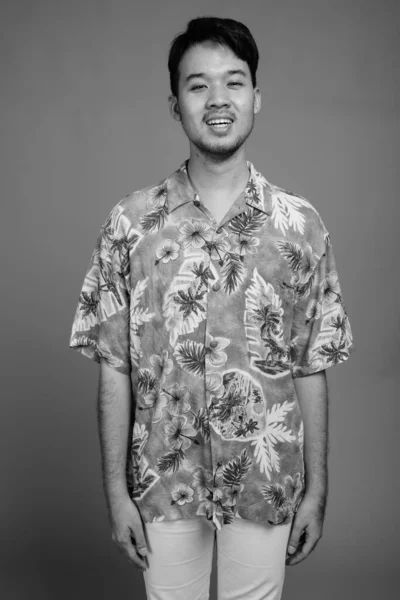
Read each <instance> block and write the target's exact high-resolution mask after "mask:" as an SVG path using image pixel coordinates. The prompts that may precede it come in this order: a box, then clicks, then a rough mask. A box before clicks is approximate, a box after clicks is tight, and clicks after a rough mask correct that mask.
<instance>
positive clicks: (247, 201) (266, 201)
mask: <svg viewBox="0 0 400 600" xmlns="http://www.w3.org/2000/svg"><path fill="white" fill-rule="evenodd" d="M246 162H247V166H248V168H249V179H248V182H247V185H246V188H245V189H244V191H243V192H242V193H241V194H240V195H239V196H238V197H237V198H236V200H235V201H234V202H233V204H232V206H231V208H230V210H229V211H228V213H227V214H226V217H225V218H224V220H223V222H221V225H223V224H224V223H226V222H227V221H230V220H231V219H232V218H233V217H234V216H236V215H238V214H240V213H242V212H244V211H246V210H247V209H249V208H250V207H253V208H258V209H259V210H261V211H262V212H264V213H266V214H267V215H268V216H270V215H271V213H272V198H271V185H270V183H269V182H268V181H267V180H266V179H265V177H263V175H261V173H259V172H258V171H257V170H256V168H255V167H254V165H253V164H252V163H251V162H250V161H246ZM187 164H188V159H186V160H185V161H184V162H183V163H182V164H181V166H180V167H179V169H177V170H176V171H175V172H174V173H173V174H172V175H171V176H170V177H168V179H167V202H168V213H171V212H173V211H175V210H176V209H177V208H179V207H180V206H182V205H184V204H185V205H187V204H188V203H189V202H195V201H196V199H197V198H196V196H197V194H196V190H195V189H194V187H193V185H192V183H191V181H190V179H189V175H188V171H187Z"/></svg>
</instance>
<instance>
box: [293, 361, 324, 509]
mask: <svg viewBox="0 0 400 600" xmlns="http://www.w3.org/2000/svg"><path fill="white" fill-rule="evenodd" d="M294 385H295V390H296V394H297V398H298V401H299V405H300V409H301V412H302V416H303V422H304V462H305V483H306V486H305V487H306V493H307V494H309V495H312V496H315V497H316V498H319V499H320V501H321V502H323V503H324V502H325V501H326V495H327V491H328V464H327V463H328V390H327V381H326V373H325V371H319V372H318V373H314V374H312V375H308V376H307V377H297V378H295V379H294Z"/></svg>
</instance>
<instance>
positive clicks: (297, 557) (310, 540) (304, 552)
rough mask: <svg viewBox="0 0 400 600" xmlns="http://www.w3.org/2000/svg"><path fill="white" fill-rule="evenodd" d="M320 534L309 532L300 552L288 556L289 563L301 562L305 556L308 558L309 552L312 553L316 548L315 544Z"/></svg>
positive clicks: (287, 562)
mask: <svg viewBox="0 0 400 600" xmlns="http://www.w3.org/2000/svg"><path fill="white" fill-rule="evenodd" d="M319 538H320V536H318V535H316V534H314V535H312V534H309V535H306V538H305V541H304V544H302V545H301V546H300V547H299V549H298V552H296V554H294V555H292V556H290V557H289V558H288V560H287V561H286V564H287V565H290V566H292V565H297V564H298V563H299V562H301V561H302V560H304V559H305V558H307V556H309V554H311V552H312V551H313V550H314V548H315V546H316V545H317V543H318V540H319Z"/></svg>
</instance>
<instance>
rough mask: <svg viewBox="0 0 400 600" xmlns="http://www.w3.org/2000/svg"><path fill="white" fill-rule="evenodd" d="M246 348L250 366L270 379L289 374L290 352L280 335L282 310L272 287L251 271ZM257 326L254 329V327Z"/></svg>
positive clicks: (281, 330)
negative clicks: (249, 357) (249, 356)
mask: <svg viewBox="0 0 400 600" xmlns="http://www.w3.org/2000/svg"><path fill="white" fill-rule="evenodd" d="M245 296H246V311H245V316H244V323H245V325H246V326H247V328H246V337H247V348H248V351H249V353H250V355H251V365H252V367H253V368H255V369H257V370H259V371H261V372H262V373H263V374H265V375H266V376H269V377H280V376H283V375H284V374H285V373H287V372H288V371H289V370H290V348H289V346H288V345H287V344H286V343H285V338H284V334H283V315H284V312H283V308H282V302H281V299H280V297H279V295H278V294H276V293H275V290H274V287H273V286H272V284H271V283H269V282H268V283H267V282H266V281H265V280H264V278H263V277H262V276H261V275H260V274H259V273H258V271H257V269H254V271H253V277H252V283H251V285H250V287H249V288H248V289H247V290H246V292H245ZM255 325H256V326H255Z"/></svg>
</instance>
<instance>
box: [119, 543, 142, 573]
mask: <svg viewBox="0 0 400 600" xmlns="http://www.w3.org/2000/svg"><path fill="white" fill-rule="evenodd" d="M124 552H125V554H126V556H127V557H128V558H129V560H130V561H131V562H132V563H133V564H134V565H136V566H137V567H138V568H139V569H141V570H142V571H145V570H146V569H147V564H146V562H145V560H144V559H142V558H141V557H140V556H139V555H138V553H137V551H136V550H135V548H134V546H133V545H132V544H131V543H129V545H126V546H124Z"/></svg>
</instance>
